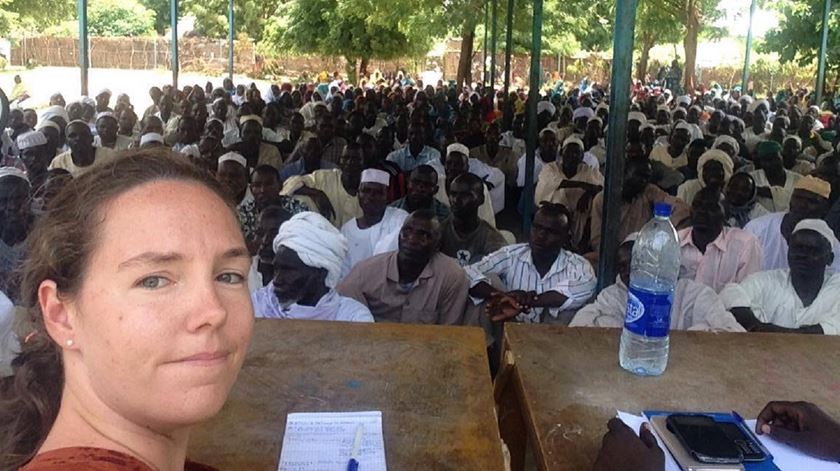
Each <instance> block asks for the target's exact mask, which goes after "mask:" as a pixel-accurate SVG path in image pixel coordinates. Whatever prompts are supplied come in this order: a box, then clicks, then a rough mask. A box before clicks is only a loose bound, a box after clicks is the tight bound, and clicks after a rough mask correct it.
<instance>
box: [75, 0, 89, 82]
mask: <svg viewBox="0 0 840 471" xmlns="http://www.w3.org/2000/svg"><path fill="white" fill-rule="evenodd" d="M76 7H77V9H78V14H79V68H80V69H81V72H82V77H81V78H82V96H87V94H88V65H89V64H90V59H89V58H88V23H87V21H88V17H87V0H77V3H76Z"/></svg>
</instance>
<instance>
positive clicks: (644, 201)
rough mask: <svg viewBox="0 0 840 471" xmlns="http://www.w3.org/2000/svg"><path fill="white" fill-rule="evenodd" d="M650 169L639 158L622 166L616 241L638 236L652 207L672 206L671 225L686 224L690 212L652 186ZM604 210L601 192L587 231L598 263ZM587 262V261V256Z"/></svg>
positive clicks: (631, 159) (651, 216)
mask: <svg viewBox="0 0 840 471" xmlns="http://www.w3.org/2000/svg"><path fill="white" fill-rule="evenodd" d="M652 178H653V169H652V168H651V163H650V161H649V160H648V159H646V158H645V157H642V156H638V157H630V158H628V159H627V162H625V164H624V184H623V185H622V188H621V200H622V202H621V223H620V224H619V226H618V234H616V236H617V238H618V239H619V240H624V239H625V238H626V237H627V236H628V235H630V234H632V233H634V232H638V231H639V230H641V229H642V226H644V225H645V224H647V222H648V221H650V220H651V219H652V218H653V204H654V203H661V202H664V203H668V204H670V205H671V208H672V212H671V223H672V224H674V227H678V228H679V227H680V226H681V225H682V224H683V223H684V222H686V221H687V220H688V217H689V214H690V208H689V207H688V206H687V205H686V204H685V203H684V202H683V201H682V200H680V199H678V198H674V197H673V196H671V195H669V194H667V193H665V192H664V191H662V190H660V189H659V187H657V186H656V185H654V184H652V183H651V179H652ZM603 208H604V192H603V191H602V192H601V193H598V195H597V196H595V199H594V200H593V202H592V214H591V219H592V227H591V229H590V238H591V242H592V243H591V247H592V250H594V251H595V253H593V254H592V255H593V256H592V257H591V258H593V259H597V251H598V250H599V246H600V243H601V226H602V224H601V218H602V216H603ZM587 258H590V256H589V255H587Z"/></svg>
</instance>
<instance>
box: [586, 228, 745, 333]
mask: <svg viewBox="0 0 840 471" xmlns="http://www.w3.org/2000/svg"><path fill="white" fill-rule="evenodd" d="M637 237H638V233H633V234H630V236H628V237H627V239H626V240H625V241H624V243H622V244H621V245H620V246H619V247H618V253H617V254H616V260H615V264H616V267H615V268H616V271H617V272H618V277H617V278H616V281H615V284H614V285H612V286H608V287H607V288H605V289H604V290H603V291H601V292H600V293H599V294H598V298H597V299H596V300H595V301H594V302H593V303H592V304H588V305H586V306H584V307H583V308H581V310H579V311H578V312H577V314H575V318H574V319H572V322H571V323H570V324H569V327H624V314H625V312H626V310H627V289H628V288H627V287H628V286H630V264H631V261H632V258H633V245H634V244H635V241H636V238H637ZM671 329H674V330H708V331H728V332H743V331H744V329H743V327H741V325H740V324H738V322H737V321H735V318H734V317H732V314H730V313H728V312H726V308H725V307H723V302H722V301H721V300H720V298H719V297H718V295H717V294H716V293H715V292H714V291H713V290H712V289H711V288H709V287H708V286H705V285H703V284H701V283H697V282H696V281H693V280H690V279H687V278H680V280H679V281H677V286H676V288H675V289H674V300H673V304H671Z"/></svg>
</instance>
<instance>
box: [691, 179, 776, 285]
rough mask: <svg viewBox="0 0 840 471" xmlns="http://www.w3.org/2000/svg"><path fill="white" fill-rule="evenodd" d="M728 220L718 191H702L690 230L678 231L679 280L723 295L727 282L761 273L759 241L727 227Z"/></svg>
mask: <svg viewBox="0 0 840 471" xmlns="http://www.w3.org/2000/svg"><path fill="white" fill-rule="evenodd" d="M725 218H726V216H725V214H724V209H723V205H722V204H721V202H720V192H719V190H718V189H717V188H713V187H706V188H703V189H702V190H700V192H698V193H697V195H696V196H695V197H694V203H693V204H692V205H691V227H688V228H685V229H683V230H681V231H679V232H678V236H679V240H680V251H681V254H682V257H681V258H682V264H681V266H680V278H688V279H691V280H694V281H696V282H698V283H703V284H704V285H706V286H708V287H710V288H712V289H713V290H715V292H720V290H721V289H723V287H724V286H726V285H727V284H728V283H740V282H741V281H743V280H744V278H746V277H747V276H749V275H752V274H753V273H755V272H757V271H759V270H761V244H760V243H759V242H758V239H756V237H755V236H754V235H753V234H752V233H751V232H748V231H745V230H743V229H738V228H733V227H724V222H725V221H724V220H725Z"/></svg>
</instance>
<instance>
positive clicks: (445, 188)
mask: <svg viewBox="0 0 840 471" xmlns="http://www.w3.org/2000/svg"><path fill="white" fill-rule="evenodd" d="M468 154H469V150H468V149H467V148H466V146H464V145H463V144H451V145H449V147H447V148H446V160H444V162H443V169H444V174H443V175H439V176H438V192H437V194H436V195H435V198H436V199H437V200H438V201H440V202H441V203H443V204H445V205H447V206H449V193H448V192H449V185H450V184H451V183H452V181H453V180H455V179H456V178H458V177H459V176H461V175H464V174H466V173H470V170H469V169H470V164H469V157H468ZM478 216H479V217H480V218H481V219H484V220H485V221H487V222H488V223H489V224H490V225H491V226H493V227H496V213H495V211H494V210H493V204H492V196H491V195H490V191H489V190H488V189H487V186H486V185H485V186H484V203H482V204H481V206H480V207H479V208H478Z"/></svg>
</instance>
